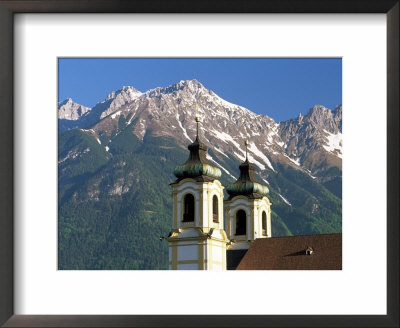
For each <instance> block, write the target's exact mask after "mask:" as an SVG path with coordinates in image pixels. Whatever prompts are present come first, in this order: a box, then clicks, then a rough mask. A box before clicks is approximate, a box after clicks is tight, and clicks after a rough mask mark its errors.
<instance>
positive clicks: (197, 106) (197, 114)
mask: <svg viewBox="0 0 400 328" xmlns="http://www.w3.org/2000/svg"><path fill="white" fill-rule="evenodd" d="M200 122H201V118H200V116H199V105H198V104H197V102H196V125H197V128H196V130H197V131H196V139H198V138H199V123H200Z"/></svg>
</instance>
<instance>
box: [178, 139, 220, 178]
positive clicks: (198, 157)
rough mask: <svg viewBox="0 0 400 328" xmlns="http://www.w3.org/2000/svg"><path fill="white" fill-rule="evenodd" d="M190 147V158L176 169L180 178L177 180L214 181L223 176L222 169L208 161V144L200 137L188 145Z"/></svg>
mask: <svg viewBox="0 0 400 328" xmlns="http://www.w3.org/2000/svg"><path fill="white" fill-rule="evenodd" d="M188 149H189V151H190V154H189V158H188V160H187V161H186V162H185V163H183V164H181V165H178V166H177V167H176V168H175V170H174V174H175V176H176V177H177V178H178V180H177V182H178V181H180V180H182V179H185V178H192V179H195V180H197V181H213V180H215V179H218V178H219V177H220V176H221V170H220V169H219V168H216V167H214V166H212V165H210V164H209V163H208V160H207V157H206V153H207V146H206V145H205V144H203V143H202V142H200V141H199V138H198V137H196V140H195V141H194V142H193V143H192V144H190V145H189V146H188Z"/></svg>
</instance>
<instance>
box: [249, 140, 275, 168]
mask: <svg viewBox="0 0 400 328" xmlns="http://www.w3.org/2000/svg"><path fill="white" fill-rule="evenodd" d="M249 150H250V151H251V152H252V153H253V154H254V155H256V156H258V157H259V158H261V159H262V160H263V161H264V163H265V164H267V166H268V167H269V168H270V169H271V170H272V171H274V172H275V169H274V168H273V167H272V164H271V162H270V161H269V159H268V157H267V156H265V155H264V154H263V153H262V152H261V151H260V150H259V149H258V148H257V146H256V145H255V144H254V143H252V142H251V143H250V146H249Z"/></svg>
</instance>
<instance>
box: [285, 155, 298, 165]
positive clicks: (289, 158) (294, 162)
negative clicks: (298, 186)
mask: <svg viewBox="0 0 400 328" xmlns="http://www.w3.org/2000/svg"><path fill="white" fill-rule="evenodd" d="M283 156H285V157H286V158H287V159H288V160H290V161H291V162H292V163H293V164H296V165H297V166H300V165H301V164H300V157H299V158H297V159H293V158H291V157H289V156H288V155H286V154H283Z"/></svg>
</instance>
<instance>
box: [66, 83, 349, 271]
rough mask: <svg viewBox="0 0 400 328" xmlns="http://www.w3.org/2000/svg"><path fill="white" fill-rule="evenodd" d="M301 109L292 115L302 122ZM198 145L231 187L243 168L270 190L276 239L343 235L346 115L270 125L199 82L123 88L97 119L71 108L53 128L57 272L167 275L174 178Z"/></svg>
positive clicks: (320, 114)
mask: <svg viewBox="0 0 400 328" xmlns="http://www.w3.org/2000/svg"><path fill="white" fill-rule="evenodd" d="M301 110H304V109H299V111H301ZM196 116H200V117H201V126H200V129H199V137H200V139H201V141H202V142H203V143H205V144H206V145H207V146H208V148H209V150H208V155H207V158H208V160H209V162H210V164H212V165H214V166H217V167H219V168H220V169H221V171H222V177H221V182H222V183H223V184H224V185H227V184H229V183H231V182H233V181H234V180H235V179H236V178H237V177H238V173H239V170H238V166H239V164H240V162H242V161H243V160H244V158H245V146H244V141H245V140H248V141H249V146H248V154H249V160H250V161H251V162H252V163H254V164H255V165H256V166H257V167H258V172H257V175H258V179H259V181H260V182H261V183H263V184H265V185H267V186H268V187H269V189H270V197H269V198H270V200H271V201H272V211H273V213H272V233H273V235H275V236H281V235H299V234H315V233H330V232H340V231H341V218H342V201H341V196H342V106H341V105H339V106H337V107H336V108H334V109H333V110H330V109H328V108H326V107H324V106H322V105H315V106H313V107H312V108H310V109H309V110H308V112H307V114H305V115H304V116H303V115H301V114H300V115H299V116H298V117H296V118H293V119H290V120H287V121H284V122H275V121H274V119H273V118H271V117H269V116H266V115H259V114H256V113H253V112H252V111H251V110H249V109H247V108H244V107H242V106H239V105H235V104H232V103H230V102H228V101H226V100H224V99H222V98H221V97H219V96H218V95H217V94H216V93H214V92H213V91H212V90H209V89H207V88H206V87H205V86H203V85H202V84H201V83H200V82H199V81H197V80H188V81H180V82H178V83H176V84H173V85H170V86H167V87H157V88H155V89H151V90H148V91H146V92H140V91H138V90H137V89H135V88H134V87H131V86H124V87H122V88H121V89H120V90H117V91H113V92H111V93H110V94H109V95H108V96H107V97H106V99H104V100H103V101H100V102H98V103H97V104H96V105H95V106H94V107H93V108H88V107H86V106H83V105H81V104H77V103H75V102H74V101H72V99H70V98H69V99H67V100H64V101H62V102H60V103H59V105H58V117H59V154H58V156H59V158H58V161H59V168H58V174H59V268H60V269H165V268H166V267H167V262H168V247H167V245H166V243H165V242H160V241H159V237H160V236H161V235H166V234H168V232H169V229H170V225H171V216H172V203H171V202H172V199H171V195H170V193H171V191H170V189H169V188H170V187H169V183H171V182H173V181H174V176H173V169H174V167H175V166H176V165H178V164H181V163H183V162H184V161H185V160H186V158H187V155H188V150H187V148H186V147H187V146H188V144H189V143H191V142H192V141H193V140H194V137H195V134H196V123H195V117H196Z"/></svg>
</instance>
